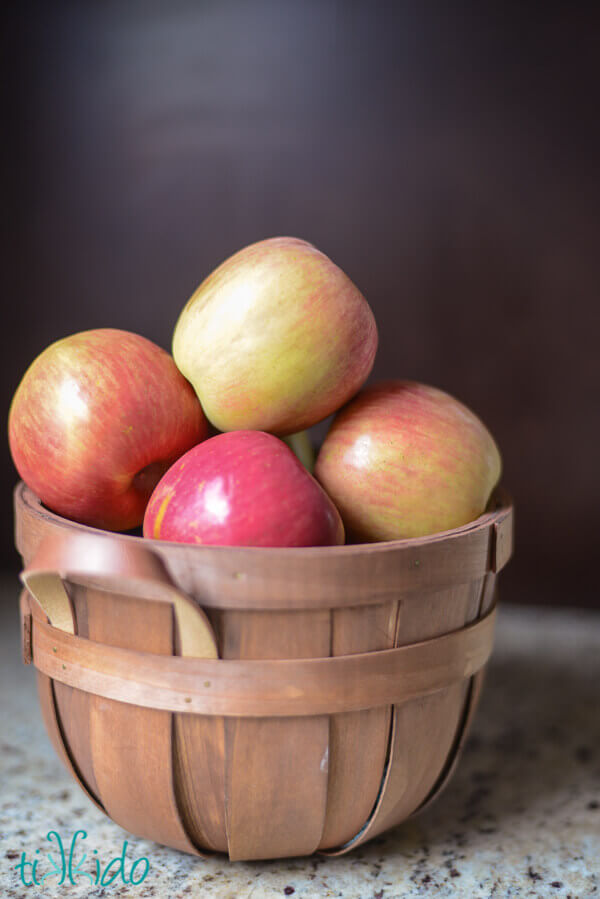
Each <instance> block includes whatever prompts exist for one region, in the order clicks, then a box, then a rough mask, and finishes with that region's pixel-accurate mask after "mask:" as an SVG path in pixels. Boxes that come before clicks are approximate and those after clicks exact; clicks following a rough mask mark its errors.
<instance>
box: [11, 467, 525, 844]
mask: <svg viewBox="0 0 600 899" xmlns="http://www.w3.org/2000/svg"><path fill="white" fill-rule="evenodd" d="M491 505H492V507H493V508H492V510H491V511H489V512H486V514H484V515H482V516H481V517H480V518H478V519H477V520H476V521H474V522H472V523H470V524H468V525H466V526H464V527H461V528H457V529H456V530H452V531H447V532H445V533H442V534H436V535H434V536H432V537H426V538H421V539H411V540H401V541H394V542H390V543H380V544H373V545H357V546H341V547H320V548H309V549H246V548H243V549H242V548H229V547H208V546H207V547H202V546H188V545H183V544H172V543H166V542H160V541H152V540H142V539H141V538H137V537H131V536H124V535H119V534H112V533H108V532H105V531H99V530H94V529H92V528H86V527H83V526H81V525H77V524H75V523H73V522H71V521H67V520H65V519H63V518H60V517H59V516H57V515H53V514H52V513H50V512H48V511H47V510H46V509H45V508H44V507H43V506H42V505H41V503H40V502H39V500H38V499H37V498H36V497H35V496H34V494H33V493H32V492H31V491H30V490H29V489H28V488H27V487H25V486H24V485H23V484H20V485H18V487H17V488H16V492H15V508H16V544H17V548H18V550H19V552H20V554H21V556H22V558H23V562H24V566H25V568H24V571H23V574H22V579H23V582H24V584H25V585H26V588H27V589H26V590H24V591H23V594H22V597H21V614H22V624H23V647H24V656H25V660H26V661H33V663H34V665H35V666H36V667H37V669H38V685H39V696H40V703H41V707H42V713H43V716H44V720H45V724H46V727H47V730H48V733H49V735H50V738H51V740H52V742H53V744H54V747H55V749H56V751H57V753H58V754H59V756H60V757H61V758H62V760H63V762H64V763H65V765H66V766H67V768H68V770H69V771H70V772H71V774H72V775H73V777H74V778H75V779H76V780H77V781H78V783H79V784H80V786H81V787H82V788H83V789H84V791H85V792H86V793H87V794H88V796H89V797H90V798H91V799H92V801H93V802H95V803H96V805H98V806H99V807H100V808H101V809H102V810H103V811H104V812H105V813H106V814H107V815H109V816H110V817H111V818H112V819H113V820H114V821H116V822H117V823H118V824H120V825H121V826H122V827H124V828H125V829H126V830H128V831H131V832H132V833H134V834H137V835H139V836H142V837H147V838H150V839H153V840H156V841H157V842H159V843H164V844H166V845H167V846H172V847H175V848H177V849H181V850H183V851H185V852H191V853H195V854H199V855H200V854H202V853H203V852H215V851H216V852H225V853H228V854H229V857H230V858H231V859H262V858H278V857H284V856H298V855H309V854H311V853H313V852H315V851H317V850H320V851H325V852H330V853H342V852H347V851H349V850H350V849H352V848H354V847H356V846H358V845H359V844H361V843H363V842H364V841H365V840H368V839H370V838H372V837H374V836H376V835H377V834H379V833H381V832H382V831H383V830H386V829H387V828H389V827H393V826H394V825H396V824H398V823H400V822H401V821H403V820H405V819H406V818H407V817H408V816H409V815H411V814H413V813H414V812H415V811H417V810H419V809H422V808H423V807H424V805H426V804H427V803H428V802H430V801H431V799H432V798H433V797H434V796H436V795H437V794H438V793H439V791H440V790H441V789H442V787H443V786H444V785H445V783H446V782H447V780H448V778H449V776H450V774H451V772H452V770H453V768H454V765H455V764H456V760H457V758H458V755H459V752H460V749H461V746H462V744H463V741H464V738H465V734H466V732H467V729H468V726H469V724H470V721H471V718H472V715H473V711H474V708H475V705H476V702H477V698H478V695H479V692H480V689H481V681H482V676H483V667H484V665H485V662H486V661H487V659H488V657H489V654H490V651H491V646H492V637H493V623H494V608H493V607H494V584H495V578H496V574H497V572H498V571H499V570H500V568H502V566H503V565H504V564H505V563H506V561H507V560H508V558H509V557H510V554H511V552H512V507H511V504H510V501H509V500H508V498H507V497H506V495H505V494H503V493H502V492H501V491H498V492H497V494H496V495H495V497H494V501H493V503H492V504H491Z"/></svg>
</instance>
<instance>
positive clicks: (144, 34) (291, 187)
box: [0, 0, 600, 604]
mask: <svg viewBox="0 0 600 899" xmlns="http://www.w3.org/2000/svg"><path fill="white" fill-rule="evenodd" d="M14 6H15V9H13V11H12V12H11V13H10V14H7V19H6V23H5V27H4V37H3V42H4V68H5V72H4V77H3V79H2V81H3V90H4V94H5V95H4V101H5V102H4V105H5V115H4V123H5V129H4V141H3V147H2V154H3V166H2V179H3V184H4V186H5V196H6V202H5V204H4V206H5V211H8V213H9V214H8V216H7V217H6V220H5V233H4V240H3V248H4V251H5V252H6V261H5V263H4V265H3V274H2V277H3V279H4V281H5V283H4V286H3V294H2V311H3V342H4V346H3V352H2V354H1V359H0V362H1V365H2V380H1V385H2V388H1V389H2V397H3V408H4V409H5V410H8V404H9V401H10V397H11V395H12V393H13V391H14V389H15V388H16V386H17V383H18V381H19V379H20V377H21V375H22V373H23V372H24V370H25V368H26V366H27V365H28V364H29V362H30V361H31V360H32V359H33V357H34V356H35V355H37V353H38V352H40V351H41V350H42V349H43V348H44V346H45V345H47V344H48V343H49V342H51V341H53V340H55V339H57V338H59V337H61V336H64V335H65V334H68V333H72V332H75V331H78V330H83V329H85V328H90V327H98V326H115V327H121V328H127V329H131V330H135V331H139V332H140V333H142V334H145V335H146V336H148V337H150V338H152V339H154V340H155V341H157V342H158V343H161V344H162V345H164V346H166V347H168V346H169V344H170V336H171V332H172V329H173V326H174V323H175V320H176V318H177V315H178V312H179V310H180V308H181V306H182V305H183V303H184V302H185V300H186V299H187V298H188V296H189V294H190V293H191V292H192V290H193V288H194V287H195V286H196V284H197V283H198V282H199V281H200V280H201V279H202V278H203V277H204V276H205V275H206V274H207V273H208V272H209V271H210V270H211V269H212V268H213V267H214V266H215V265H216V264H217V263H219V262H220V261H221V260H222V259H223V258H224V257H226V256H227V255H229V254H230V253H231V252H233V251H235V250H236V249H238V248H240V247H241V246H243V245H244V244H247V243H250V242H252V241H255V240H258V239H261V238H264V237H267V236H272V235H276V234H294V235H297V236H300V237H305V238H307V239H309V240H311V241H312V242H314V243H315V244H316V245H317V246H319V247H320V248H321V249H323V250H324V251H325V252H326V253H328V254H329V255H330V256H332V257H333V259H334V260H335V261H336V262H337V263H338V264H339V265H341V266H342V267H343V268H344V269H345V270H346V271H347V272H348V273H349V274H350V276H351V277H352V278H353V279H354V280H355V281H356V283H357V284H358V285H359V286H360V287H361V289H362V290H363V292H364V293H365V294H366V296H367V298H368V299H369V301H370V303H371V304H372V306H373V309H374V311H375V314H376V317H377V319H378V322H379V326H380V334H381V341H380V351H379V355H378V358H377V363H376V368H375V372H374V375H375V377H382V376H405V377H412V378H416V379H420V380H424V381H427V382H430V383H433V384H436V385H438V386H440V387H442V388H444V389H446V390H448V391H450V392H452V393H454V394H456V395H457V396H458V397H459V398H461V399H462V400H463V401H465V402H466V403H468V404H469V405H471V406H472V407H473V408H474V409H475V410H476V411H477V412H478V413H479V414H480V415H481V416H482V417H483V418H484V420H485V421H486V422H487V424H488V426H489V427H490V428H491V429H492V431H493V432H494V433H495V435H496V437H497V439H498V442H499V444H500V446H501V449H502V451H503V455H504V463H505V475H504V483H505V485H506V486H507V487H508V488H509V489H510V490H511V491H512V492H513V494H514V496H515V499H516V503H517V508H518V522H517V537H518V543H517V555H516V558H515V560H514V562H513V564H512V565H511V566H510V569H509V571H507V575H506V577H505V580H504V591H503V595H504V597H505V598H506V599H514V600H522V601H558V602H566V603H576V604H593V603H595V602H598V601H599V600H598V592H597V574H596V565H595V564H594V561H595V560H594V556H595V554H596V544H597V538H598V513H597V507H598V501H599V499H600V496H599V490H598V487H599V478H598V455H599V442H600V441H599V439H600V428H599V418H598V410H599V405H600V403H599V392H600V377H599V365H598V336H599V329H598V325H599V319H598V294H599V283H600V277H599V276H600V261H599V255H600V254H599V249H598V241H599V228H598V226H599V224H600V213H599V200H600V191H599V187H598V175H599V171H598V161H599V158H600V140H599V133H598V124H597V123H598V108H599V107H598V100H599V99H600V97H599V93H600V92H599V90H598V77H599V72H600V66H599V63H598V29H599V27H600V15H599V14H598V13H595V12H593V11H592V10H593V5H589V6H588V5H579V6H578V5H577V4H552V3H548V4H540V5H539V6H538V5H533V4H532V5H525V4H523V5H514V6H513V5H510V4H497V5H493V4H480V5H476V4H473V5H463V4H459V3H446V2H443V3H434V2H430V3H420V2H414V3H400V2H398V3H395V4H393V3H389V4H386V3H378V2H358V3H353V2H348V0H340V2H337V3H336V2H327V0H315V2H282V0H273V2H252V0H245V2H229V0H219V2H216V0H215V2H169V3H167V2H164V3H152V2H137V3H136V2H122V0H118V2H104V3H96V2H91V0H90V2H85V3H76V2H73V3H65V2H58V0H54V2H52V3H44V4H35V3H31V2H21V3H19V4H15V5H14ZM525 6H527V9H524V7H525ZM3 454H4V455H3V465H2V469H1V488H2V496H1V501H2V504H3V507H4V508H5V510H6V512H5V515H4V517H3V519H2V522H3V523H2V537H3V543H2V546H3V560H4V562H5V564H7V565H11V566H16V564H17V558H16V555H15V553H14V551H13V550H12V546H11V543H12V538H11V527H12V524H11V520H10V512H9V508H10V489H11V486H12V484H13V482H14V480H15V472H14V469H13V468H12V466H11V464H10V460H9V456H8V452H7V450H6V448H5V449H4V450H3Z"/></svg>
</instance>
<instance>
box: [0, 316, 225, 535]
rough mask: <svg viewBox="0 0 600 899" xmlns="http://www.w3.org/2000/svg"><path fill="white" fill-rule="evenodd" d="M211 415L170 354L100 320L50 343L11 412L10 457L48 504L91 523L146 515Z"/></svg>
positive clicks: (121, 522) (127, 521) (125, 524)
mask: <svg viewBox="0 0 600 899" xmlns="http://www.w3.org/2000/svg"><path fill="white" fill-rule="evenodd" d="M207 428H208V423H207V421H206V418H205V416H204V413H203V412H202V408H201V406H200V403H199V402H198V399H197V397H196V395H195V393H194V390H193V388H192V387H191V385H190V384H189V383H188V382H187V381H186V380H185V378H184V377H183V375H182V374H181V372H180V371H179V370H178V369H177V366H176V365H175V363H174V362H173V359H172V358H171V356H170V355H169V354H168V353H167V352H165V350H163V349H161V348H160V347H158V346H156V344H154V343H152V342H151V341H150V340H146V338H145V337H140V336H139V335H138V334H132V333H130V332H128V331H119V330H115V329H111V328H100V329H97V330H93V331H83V332H81V333H79V334H73V335H71V336H70V337H65V338H64V339H63V340H59V341H57V342H56V343H53V344H52V345H51V346H49V347H47V348H46V349H45V350H44V351H43V352H42V353H41V354H40V355H39V356H38V357H37V359H35V361H34V362H33V363H32V364H31V366H30V367H29V368H28V370H27V372H26V373H25V375H24V377H23V379H22V381H21V383H20V384H19V386H18V388H17V391H16V393H15V396H14V398H13V401H12V404H11V408H10V412H9V427H8V430H9V441H10V448H11V452H12V457H13V460H14V463H15V465H16V467H17V470H18V472H19V474H20V475H21V477H22V478H23V480H24V481H25V482H26V483H27V484H28V485H29V486H30V487H31V488H32V490H34V491H35V493H37V494H38V496H39V497H40V499H41V500H42V502H43V503H45V504H46V505H47V506H48V507H49V508H50V509H52V510H54V511H55V512H58V513H59V514H61V515H64V516H66V517H67V518H72V519H75V520H76V521H80V522H82V523H84V524H88V525H93V526H96V527H102V528H109V529H110V530H128V529H129V528H133V527H137V526H138V525H139V524H141V522H142V520H143V517H144V510H145V508H146V503H147V502H148V498H149V497H150V494H151V493H152V490H153V488H154V487H155V485H156V483H157V481H158V480H159V478H160V477H161V475H162V474H163V473H164V472H165V471H166V469H167V468H168V467H169V466H170V465H171V464H172V463H173V462H174V461H175V460H176V459H177V458H179V456H181V455H182V454H183V453H184V452H186V450H188V449H190V447H192V446H194V444H196V443H198V442H199V441H200V440H202V439H203V438H204V437H205V436H206V433H207Z"/></svg>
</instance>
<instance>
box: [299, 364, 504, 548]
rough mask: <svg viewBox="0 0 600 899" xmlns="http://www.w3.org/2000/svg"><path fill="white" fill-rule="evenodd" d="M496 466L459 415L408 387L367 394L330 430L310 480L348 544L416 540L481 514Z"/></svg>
mask: <svg viewBox="0 0 600 899" xmlns="http://www.w3.org/2000/svg"><path fill="white" fill-rule="evenodd" d="M501 468H502V463H501V459H500V453H499V451H498V447H497V446H496V444H495V442H494V439H493V437H492V436H491V434H490V433H489V431H488V430H487V428H486V427H485V426H484V425H483V423H482V422H481V421H480V420H479V418H477V416H476V415H475V414H474V413H473V412H471V410H470V409H468V408H467V407H466V406H464V405H463V404H462V403H460V402H459V401H458V400H456V399H454V397H451V396H449V395H448V394H447V393H444V392H443V391H441V390H438V389H436V388H435V387H429V386H427V385H424V384H418V383H416V382H412V381H384V382H381V383H378V384H374V385H373V386H372V387H369V388H367V389H366V390H364V391H362V392H361V393H359V394H358V396H357V397H356V398H355V399H354V400H353V401H352V402H351V403H349V404H348V405H347V406H346V407H345V408H344V409H342V410H341V411H340V412H339V413H338V415H337V416H336V418H335V419H334V421H333V424H332V426H331V429H330V431H329V433H328V434H327V436H326V438H325V441H324V443H323V446H322V447H321V450H320V452H319V455H318V458H317V463H316V466H315V476H316V477H317V479H318V480H319V482H320V483H321V484H322V485H323V487H324V488H325V490H326V491H327V493H328V494H329V496H331V498H332V499H333V501H334V503H335V504H336V506H337V508H338V509H339V511H340V514H341V516H342V519H343V521H344V526H345V528H346V532H347V533H348V536H349V537H350V538H351V539H352V540H354V541H364V542H371V541H379V540H395V539H401V538H407V537H423V536H425V535H428V534H435V533H438V532H439V531H445V530H450V529H451V528H456V527H460V526H461V525H464V524H467V523H468V522H469V521H473V520H474V519H475V518H477V517H478V516H479V515H481V513H482V512H483V511H484V510H485V508H486V506H487V503H488V501H489V498H490V494H491V492H492V490H493V488H494V487H495V486H496V484H497V483H498V480H499V478H500V473H501Z"/></svg>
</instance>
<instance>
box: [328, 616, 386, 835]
mask: <svg viewBox="0 0 600 899" xmlns="http://www.w3.org/2000/svg"><path fill="white" fill-rule="evenodd" d="M397 616H398V605H397V603H386V604H384V605H381V606H362V607H358V608H353V609H335V610H334V611H333V612H332V641H331V654H332V656H339V655H346V654H350V653H365V652H370V651H374V650H380V649H388V648H389V647H391V646H393V645H394V637H395V634H396V620H397ZM390 721H391V707H390V706H382V707H379V708H372V709H365V710H364V711H359V712H343V713H341V714H338V715H332V716H331V720H330V729H329V784H328V793H327V814H326V817H325V826H324V828H323V835H322V838H321V843H320V846H319V848H321V849H326V848H330V847H332V846H339V845H341V844H343V843H346V842H347V841H348V840H350V839H352V837H354V836H356V834H357V833H358V832H359V831H360V830H361V828H362V827H363V825H364V824H365V822H366V821H367V819H368V817H369V814H370V813H371V810H372V809H373V806H374V805H375V800H376V799H377V794H378V792H379V788H380V785H381V780H382V777H383V773H384V767H385V760H386V754H387V749H388V742H389V731H390ZM356 784H360V790H356Z"/></svg>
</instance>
